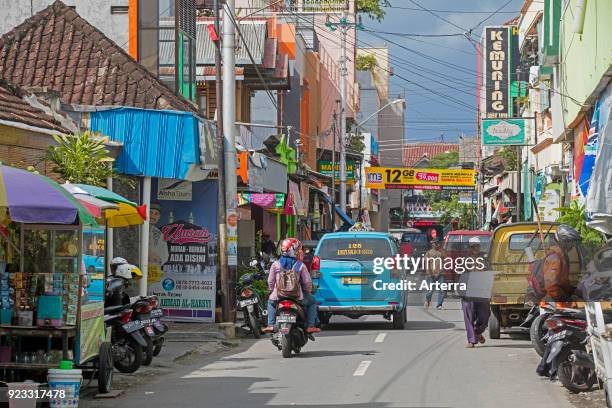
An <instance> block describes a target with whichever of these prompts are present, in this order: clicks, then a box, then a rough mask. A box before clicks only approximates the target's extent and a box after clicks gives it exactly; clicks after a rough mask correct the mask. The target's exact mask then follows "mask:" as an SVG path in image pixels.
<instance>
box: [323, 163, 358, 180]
mask: <svg viewBox="0 0 612 408" xmlns="http://www.w3.org/2000/svg"><path fill="white" fill-rule="evenodd" d="M319 173H321V174H325V175H326V176H330V177H331V175H332V162H331V160H319ZM339 178H340V164H339V163H338V162H336V179H339ZM346 179H347V180H354V179H355V161H354V160H347V161H346Z"/></svg>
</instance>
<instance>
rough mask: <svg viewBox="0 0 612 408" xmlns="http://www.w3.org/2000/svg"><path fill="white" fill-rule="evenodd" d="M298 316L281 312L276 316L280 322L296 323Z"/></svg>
mask: <svg viewBox="0 0 612 408" xmlns="http://www.w3.org/2000/svg"><path fill="white" fill-rule="evenodd" d="M296 320H297V316H295V315H292V314H281V315H279V316H278V317H277V318H276V321H277V322H278V323H295V322H296Z"/></svg>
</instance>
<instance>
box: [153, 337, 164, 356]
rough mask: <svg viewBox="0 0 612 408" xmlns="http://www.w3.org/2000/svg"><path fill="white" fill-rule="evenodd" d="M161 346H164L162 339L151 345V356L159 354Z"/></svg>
mask: <svg viewBox="0 0 612 408" xmlns="http://www.w3.org/2000/svg"><path fill="white" fill-rule="evenodd" d="M163 346H164V342H163V341H160V342H158V343H155V347H153V357H157V356H158V355H159V353H161V351H162V347H163Z"/></svg>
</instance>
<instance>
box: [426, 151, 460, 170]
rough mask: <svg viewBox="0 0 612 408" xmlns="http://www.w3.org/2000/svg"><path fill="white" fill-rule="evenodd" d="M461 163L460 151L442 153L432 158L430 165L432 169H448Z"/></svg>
mask: <svg viewBox="0 0 612 408" xmlns="http://www.w3.org/2000/svg"><path fill="white" fill-rule="evenodd" d="M457 165H459V152H445V153H440V154H438V155H436V156H434V157H432V158H431V161H430V162H429V167H430V168H432V169H447V168H449V167H452V166H457Z"/></svg>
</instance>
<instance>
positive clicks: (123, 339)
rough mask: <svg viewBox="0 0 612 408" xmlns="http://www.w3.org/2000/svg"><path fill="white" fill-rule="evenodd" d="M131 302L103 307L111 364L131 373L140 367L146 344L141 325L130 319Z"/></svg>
mask: <svg viewBox="0 0 612 408" xmlns="http://www.w3.org/2000/svg"><path fill="white" fill-rule="evenodd" d="M132 307H133V305H132V304H125V305H119V306H109V307H106V308H104V323H105V325H106V327H107V328H109V329H110V332H111V349H112V354H113V365H114V366H115V368H116V369H117V370H119V371H120V372H122V373H128V374H129V373H133V372H135V371H136V370H138V369H139V368H140V366H141V365H142V360H143V350H144V347H146V346H147V343H146V340H145V338H144V336H143V335H142V333H141V332H140V330H141V329H142V327H143V325H142V323H141V322H140V321H138V320H132V313H133V310H132Z"/></svg>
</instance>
